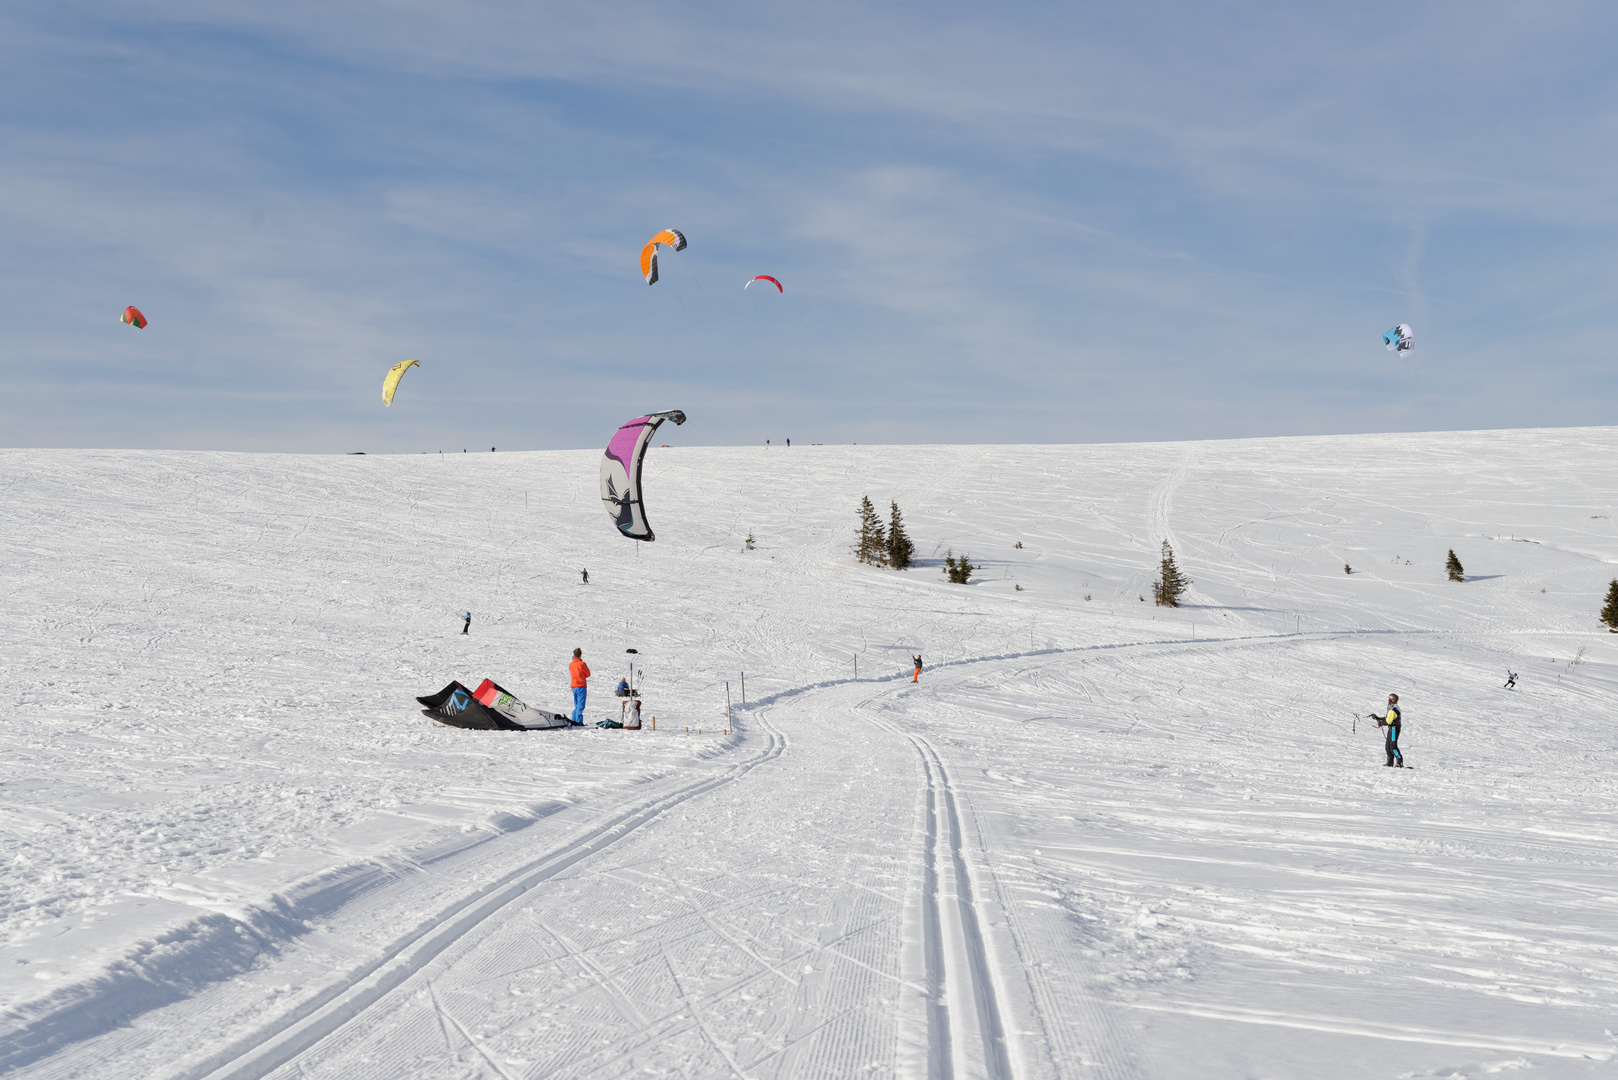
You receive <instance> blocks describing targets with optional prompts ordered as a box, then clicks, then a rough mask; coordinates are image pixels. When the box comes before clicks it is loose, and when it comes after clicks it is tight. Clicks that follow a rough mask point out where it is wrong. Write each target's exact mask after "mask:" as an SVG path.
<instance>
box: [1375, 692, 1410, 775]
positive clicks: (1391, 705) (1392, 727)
mask: <svg viewBox="0 0 1618 1080" xmlns="http://www.w3.org/2000/svg"><path fill="white" fill-rule="evenodd" d="M1371 719H1372V720H1375V721H1376V726H1377V727H1379V728H1382V729H1383V731H1384V732H1385V742H1384V744H1383V745H1384V748H1385V749H1386V750H1387V752H1388V760H1387V764H1389V765H1396V766H1398V767H1399V768H1401V769H1402V768H1404V767H1405V756H1404V755H1403V754H1401V753H1400V752H1399V726H1400V723H1401V722H1402V721H1403V719H1404V717H1403V716H1402V715H1400V713H1399V695H1398V694H1389V695H1388V711H1387V712H1385V713H1383V714H1382V715H1381V716H1377V715H1376V714H1375V713H1373V714H1371Z"/></svg>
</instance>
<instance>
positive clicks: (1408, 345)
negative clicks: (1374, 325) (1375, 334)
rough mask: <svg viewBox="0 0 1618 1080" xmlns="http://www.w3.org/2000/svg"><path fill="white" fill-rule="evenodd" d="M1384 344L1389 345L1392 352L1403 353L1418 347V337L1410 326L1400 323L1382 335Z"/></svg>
mask: <svg viewBox="0 0 1618 1080" xmlns="http://www.w3.org/2000/svg"><path fill="white" fill-rule="evenodd" d="M1382 344H1384V345H1386V346H1387V347H1388V351H1389V352H1390V353H1400V354H1403V353H1407V352H1409V351H1410V350H1411V349H1414V348H1415V347H1416V337H1415V335H1414V334H1412V333H1411V332H1410V327H1408V326H1406V325H1405V324H1404V323H1400V324H1399V325H1398V326H1395V327H1394V328H1393V329H1392V330H1389V331H1388V332H1387V333H1386V334H1383V335H1382Z"/></svg>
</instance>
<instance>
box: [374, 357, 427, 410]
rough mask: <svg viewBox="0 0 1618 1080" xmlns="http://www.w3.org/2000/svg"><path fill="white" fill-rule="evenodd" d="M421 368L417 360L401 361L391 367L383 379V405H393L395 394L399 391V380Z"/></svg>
mask: <svg viewBox="0 0 1618 1080" xmlns="http://www.w3.org/2000/svg"><path fill="white" fill-rule="evenodd" d="M420 366H421V364H420V363H419V362H418V361H415V360H401V361H399V362H398V363H397V364H394V365H393V366H392V367H390V368H389V369H388V373H387V374H386V375H385V376H383V377H382V404H384V405H392V404H393V392H394V391H395V390H397V389H399V380H400V379H402V378H404V373H405V372H406V371H409V370H410V369H411V368H413V367H420Z"/></svg>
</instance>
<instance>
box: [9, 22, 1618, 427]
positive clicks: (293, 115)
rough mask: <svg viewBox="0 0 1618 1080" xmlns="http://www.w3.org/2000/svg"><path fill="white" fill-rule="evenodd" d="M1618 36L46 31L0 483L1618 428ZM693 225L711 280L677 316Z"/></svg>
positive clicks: (970, 27)
mask: <svg viewBox="0 0 1618 1080" xmlns="http://www.w3.org/2000/svg"><path fill="white" fill-rule="evenodd" d="M1615 31H1618V11H1614V9H1612V8H1611V7H1610V6H1602V5H1596V4H1536V5H1522V4H1491V3H1455V4H1415V5H1412V4H1391V3H1388V4H1385V3H1369V4H1361V5H1327V4H1296V3H1292V4H1273V5H1271V4H1223V5H1206V4H1193V3H1155V4H1153V3H1142V4H1132V5H1106V6H1102V5H1090V6H1085V5H1074V4H1039V3H1028V4H1015V5H1002V6H996V7H995V8H993V9H992V10H991V9H990V8H988V7H987V6H984V5H957V4H951V3H927V4H920V3H917V4H889V5H872V4H841V3H835V2H831V3H822V4H817V5H771V4H760V3H753V4H741V3H737V4H704V3H693V4H686V5H668V4H652V3H622V4H610V5H607V4H594V5H586V4H576V5H566V6H562V5H541V4H534V5H521V4H492V3H459V4H455V5H444V4H429V3H425V2H401V3H389V4H382V3H365V2H359V3H318V4H317V3H306V2H302V0H289V2H285V3H279V4H275V5H268V4H265V5H256V6H247V5H221V4H217V3H200V2H198V3H191V2H187V0H166V2H164V3H161V4H159V3H150V4H146V3H75V2H73V0H53V2H48V3H44V2H40V3H36V2H32V0H16V2H13V3H10V4H7V5H6V6H5V7H4V9H0V274H3V275H4V280H3V281H0V382H3V384H4V387H5V391H6V392H5V393H4V394H3V395H0V445H8V446H113V447H172V448H181V449H226V450H288V451H314V452H341V451H348V450H359V449H363V450H366V451H368V452H409V451H419V450H439V449H445V450H457V451H458V450H460V449H461V448H463V447H468V448H472V449H479V448H481V449H483V450H485V451H486V450H487V449H488V447H490V446H499V447H501V448H502V449H512V450H517V449H548V448H557V447H578V446H594V445H601V444H604V442H605V440H606V437H607V436H608V435H609V434H610V433H611V431H612V429H613V428H614V427H615V426H616V425H617V424H618V423H619V422H621V421H622V420H623V419H626V418H628V417H629V416H631V415H634V414H636V413H639V412H644V411H647V410H650V409H663V408H682V409H684V410H685V411H686V412H687V413H688V414H690V416H691V417H692V421H693V423H692V424H689V425H687V427H686V428H684V429H682V430H680V431H679V432H678V433H677V434H678V437H679V438H680V440H681V441H684V442H689V443H747V442H755V441H756V442H762V441H763V440H764V439H765V438H772V439H775V440H776V441H780V440H782V439H785V438H788V437H790V438H792V439H794V440H795V441H797V442H801V443H809V442H850V441H852V442H1089V441H1117V440H1162V439H1182V438H1221V437H1242V436H1254V435H1277V434H1315V433H1337V432H1356V431H1363V432H1374V431H1390V430H1432V429H1446V428H1478V427H1528V426H1560V425H1579V424H1606V423H1611V422H1613V420H1614V418H1615V416H1618V408H1615V407H1618V378H1615V376H1614V363H1613V356H1614V342H1615V334H1614V331H1615V329H1618V307H1615V304H1614V296H1615V286H1618V245H1615V243H1614V241H1615V235H1614V234H1615V220H1618V184H1615V180H1618V139H1615V135H1618V76H1615V75H1614V74H1613V66H1612V64H1611V63H1610V57H1611V55H1612V53H1613V49H1614V46H1615V44H1618V34H1615ZM665 227H674V228H678V229H681V230H682V231H684V232H685V234H686V235H687V236H688V237H689V238H690V242H691V244H690V248H689V249H688V250H687V251H685V252H682V253H680V254H679V255H674V256H671V257H668V258H667V259H666V261H665V263H664V273H663V280H662V281H661V282H659V283H658V285H656V286H654V287H652V288H647V287H646V286H645V284H644V283H643V282H642V281H641V279H640V276H639V271H638V267H637V263H636V260H637V255H638V252H639V249H640V246H641V244H642V243H644V242H645V240H646V239H647V238H648V237H649V236H651V234H652V233H654V232H655V231H656V230H658V229H661V228H665ZM760 273H767V274H773V275H775V276H777V277H779V278H780V279H781V280H782V281H783V282H784V283H785V285H786V289H787V291H786V294H785V295H784V296H778V295H776V294H775V292H774V290H768V291H761V290H759V289H757V288H755V289H752V290H748V291H745V292H744V291H743V290H742V284H743V283H744V282H745V281H746V280H747V279H748V278H749V277H750V276H752V275H753V274H760ZM131 303H133V304H136V305H138V306H139V307H140V308H141V309H142V310H143V311H144V312H145V313H146V315H147V316H148V318H149V319H150V320H151V326H150V328H149V329H148V330H147V331H145V332H138V331H135V330H132V329H130V328H129V327H126V326H123V325H122V324H120V323H119V322H118V321H117V317H118V314H119V313H120V312H121V311H122V310H123V308H124V306H125V305H126V304H131ZM1397 322H1408V323H1410V324H1412V325H1413V326H1414V328H1415V331H1416V335H1417V347H1418V352H1417V353H1416V356H1415V359H1414V360H1413V361H1405V360H1399V359H1396V358H1394V357H1392V356H1391V355H1389V354H1388V353H1386V352H1385V351H1383V349H1382V347H1381V342H1380V338H1381V333H1382V331H1383V330H1385V329H1387V328H1388V327H1389V326H1392V325H1393V324H1394V323H1397ZM403 359H416V360H419V361H420V362H421V364H422V367H421V368H420V369H419V370H415V371H412V372H411V373H410V374H409V375H408V376H406V380H405V383H404V386H403V388H402V389H401V391H400V393H399V396H398V398H397V399H396V401H395V403H394V406H393V408H391V409H384V408H382V405H381V401H380V384H381V378H382V375H383V373H384V372H385V371H386V370H387V368H388V367H389V366H390V365H391V364H393V363H395V362H397V361H399V360H403Z"/></svg>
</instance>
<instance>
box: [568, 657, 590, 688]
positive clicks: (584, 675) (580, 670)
mask: <svg viewBox="0 0 1618 1080" xmlns="http://www.w3.org/2000/svg"><path fill="white" fill-rule="evenodd" d="M567 670H568V674H570V675H572V676H573V689H575V690H577V689H578V688H579V687H581V686H583V685H585V683H586V682H587V681H588V680H589V678H590V665H589V664H586V663H585V662H584V661H583V660H581V659H579V658H578V657H577V656H575V657H574V658H573V662H572V663H571V664H569V665H568V666H567Z"/></svg>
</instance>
